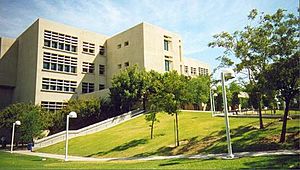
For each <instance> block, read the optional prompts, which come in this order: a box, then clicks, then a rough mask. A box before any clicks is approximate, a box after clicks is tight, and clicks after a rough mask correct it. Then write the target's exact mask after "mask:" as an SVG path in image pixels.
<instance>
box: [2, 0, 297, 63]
mask: <svg viewBox="0 0 300 170" xmlns="http://www.w3.org/2000/svg"><path fill="white" fill-rule="evenodd" d="M298 6H299V0H103V1H102V0H0V36H4V37H11V38H15V37H17V36H18V35H19V34H21V33H22V31H24V30H25V29H26V28H27V27H28V26H29V25H31V24H32V23H33V22H34V21H35V20H36V19H37V18H39V17H40V18H46V19H50V20H53V21H56V22H60V23H64V24H67V25H71V26H74V27H78V28H82V29H86V30H89V31H93V32H97V33H100V34H105V35H108V36H111V35H114V34H116V33H118V32H121V31H124V30H125V29H128V28H130V27H132V26H134V25H136V24H138V23H140V22H143V21H145V22H148V23H151V24H154V25H158V26H160V27H162V28H164V29H167V30H170V31H173V32H176V33H178V34H180V35H181V36H182V39H183V42H184V55H185V56H186V57H192V58H196V59H199V60H202V61H204V62H207V63H209V64H210V66H211V68H215V67H216V66H217V65H218V62H217V61H216V60H215V58H216V57H218V56H219V55H220V54H222V50H221V49H213V48H209V47H208V46H207V44H208V43H209V42H210V41H212V35H214V34H216V33H219V32H221V31H228V32H233V31H235V30H238V29H242V28H243V27H244V26H245V25H246V24H247V15H248V13H249V11H250V10H251V9H253V8H256V9H258V10H259V11H264V12H265V13H274V12H275V11H276V10H277V9H278V8H283V9H286V10H288V11H289V12H291V13H295V14H298V12H297V8H298Z"/></svg>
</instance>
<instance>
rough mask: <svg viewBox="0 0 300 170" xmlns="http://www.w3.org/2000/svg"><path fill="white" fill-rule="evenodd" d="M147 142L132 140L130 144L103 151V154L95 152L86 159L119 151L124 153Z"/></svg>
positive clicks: (145, 140) (144, 140) (146, 140)
mask: <svg viewBox="0 0 300 170" xmlns="http://www.w3.org/2000/svg"><path fill="white" fill-rule="evenodd" d="M147 142H148V139H135V140H132V141H130V142H127V143H124V144H122V145H120V146H117V147H115V148H113V149H111V150H109V151H104V152H97V153H94V154H90V155H88V157H92V156H104V155H107V154H109V153H111V152H120V151H124V150H127V149H129V148H133V147H136V146H138V145H142V144H146V143H147Z"/></svg>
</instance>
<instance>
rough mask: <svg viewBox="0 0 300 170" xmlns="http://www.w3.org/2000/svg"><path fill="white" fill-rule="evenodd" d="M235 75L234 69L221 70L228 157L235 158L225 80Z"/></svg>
mask: <svg viewBox="0 0 300 170" xmlns="http://www.w3.org/2000/svg"><path fill="white" fill-rule="evenodd" d="M234 77H235V75H234V71H233V70H231V69H226V70H223V71H222V72H221V80H222V94H223V105H224V117H225V124H226V137H227V147H228V157H229V158H233V157H234V155H233V154H232V147H231V139H230V127H229V118H228V108H227V98H226V89H225V81H226V79H231V78H234Z"/></svg>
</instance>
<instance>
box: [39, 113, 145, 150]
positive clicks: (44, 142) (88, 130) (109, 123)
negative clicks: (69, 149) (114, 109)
mask: <svg viewBox="0 0 300 170" xmlns="http://www.w3.org/2000/svg"><path fill="white" fill-rule="evenodd" d="M143 112H144V110H139V109H138V110H134V111H130V112H127V113H124V114H122V115H119V116H116V117H113V118H110V119H107V120H104V121H101V122H98V123H95V124H92V125H89V126H87V127H84V128H81V129H78V130H69V139H71V138H74V137H78V136H84V135H88V134H92V133H95V132H99V131H102V130H105V129H108V128H110V127H113V126H116V125H118V124H120V123H123V122H125V121H128V120H130V119H132V118H134V117H136V116H139V115H141V113H143ZM65 136H66V131H62V132H59V133H56V134H53V135H50V136H47V137H45V138H42V139H38V140H35V141H34V150H36V149H39V148H43V147H46V146H49V145H53V144H56V143H58V142H61V141H64V140H65Z"/></svg>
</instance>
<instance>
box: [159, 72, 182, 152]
mask: <svg viewBox="0 0 300 170" xmlns="http://www.w3.org/2000/svg"><path fill="white" fill-rule="evenodd" d="M162 84H163V87H162V89H161V90H160V91H159V94H158V95H159V98H160V99H161V100H160V101H158V102H160V104H159V105H160V106H161V107H162V110H163V111H165V112H166V113H167V114H169V115H172V116H173V115H175V129H176V133H175V134H176V136H175V137H176V146H179V130H178V129H179V125H178V113H179V109H180V106H181V105H182V104H184V103H186V102H187V88H186V86H187V83H186V77H184V76H183V75H179V74H178V73H177V72H176V71H171V72H167V73H165V74H164V75H163V78H162Z"/></svg>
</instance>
